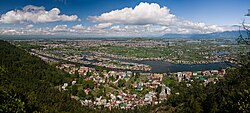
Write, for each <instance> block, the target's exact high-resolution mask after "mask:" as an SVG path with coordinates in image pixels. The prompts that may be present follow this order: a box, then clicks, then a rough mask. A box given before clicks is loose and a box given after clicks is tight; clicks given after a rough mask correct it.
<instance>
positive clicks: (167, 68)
mask: <svg viewBox="0 0 250 113" xmlns="http://www.w3.org/2000/svg"><path fill="white" fill-rule="evenodd" d="M85 54H86V53H85ZM39 55H41V54H39ZM41 56H43V57H47V58H49V59H54V60H56V61H59V62H66V63H73V64H80V63H74V62H70V61H65V60H62V59H57V58H52V57H49V56H45V55H41ZM106 58H110V59H112V60H119V61H123V62H133V63H139V64H147V65H150V66H151V67H152V69H151V71H150V72H153V73H168V72H183V71H191V72H194V71H205V70H214V69H222V68H227V67H230V66H232V64H230V63H225V62H216V63H210V64H171V63H168V62H166V61H153V60H142V61H137V60H125V59H118V58H113V57H106ZM84 59H85V58H83V59H82V60H84ZM85 60H87V59H85ZM89 61H90V60H89ZM93 62H97V61H96V60H94V61H93ZM80 65H83V66H86V67H92V68H94V67H95V65H92V64H80ZM104 69H106V70H114V71H122V70H123V69H108V68H104ZM123 71H132V70H123ZM133 72H144V71H133Z"/></svg>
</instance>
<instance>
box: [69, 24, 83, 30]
mask: <svg viewBox="0 0 250 113" xmlns="http://www.w3.org/2000/svg"><path fill="white" fill-rule="evenodd" d="M72 29H75V30H84V29H86V27H84V26H83V25H82V24H77V25H74V26H72Z"/></svg>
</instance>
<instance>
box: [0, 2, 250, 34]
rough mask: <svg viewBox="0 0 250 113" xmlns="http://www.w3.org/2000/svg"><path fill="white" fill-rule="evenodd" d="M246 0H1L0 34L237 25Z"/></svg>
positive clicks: (183, 30) (188, 30) (186, 30)
mask: <svg viewBox="0 0 250 113" xmlns="http://www.w3.org/2000/svg"><path fill="white" fill-rule="evenodd" d="M248 9H250V0H1V1H0V35H66V36H86V37H88V36H93V37H95V36H97V37H102V36H104V37H108V36H112V37H131V36H135V37H138V36H139V37H149V36H161V35H164V34H167V33H178V34H193V33H198V34H204V33H213V32H223V31H231V30H237V29H238V27H235V25H240V23H241V22H242V21H243V20H246V22H247V21H248V22H250V19H249V18H250V17H246V16H244V15H245V14H247V13H249V12H248Z"/></svg>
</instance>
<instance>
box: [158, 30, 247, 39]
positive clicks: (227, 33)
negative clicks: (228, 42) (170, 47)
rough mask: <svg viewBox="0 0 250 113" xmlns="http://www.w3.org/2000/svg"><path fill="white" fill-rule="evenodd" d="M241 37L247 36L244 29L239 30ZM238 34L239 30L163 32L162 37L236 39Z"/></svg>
mask: <svg viewBox="0 0 250 113" xmlns="http://www.w3.org/2000/svg"><path fill="white" fill-rule="evenodd" d="M241 34H242V35H243V37H247V32H246V31H243V30H242V31H241ZM239 35H240V33H239V31H225V32H215V33H208V34H177V33H176V34H173V33H170V34H164V35H163V36H162V38H195V39H197V38H212V39H216V38H227V39H236V38H238V37H239Z"/></svg>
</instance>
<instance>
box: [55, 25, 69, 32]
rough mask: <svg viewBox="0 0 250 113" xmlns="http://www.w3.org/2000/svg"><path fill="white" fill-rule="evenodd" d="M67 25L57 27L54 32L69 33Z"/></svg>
mask: <svg viewBox="0 0 250 113" xmlns="http://www.w3.org/2000/svg"><path fill="white" fill-rule="evenodd" d="M67 27H68V26H67V25H57V26H55V27H54V28H53V29H52V30H53V32H67V31H68V28H67Z"/></svg>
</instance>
